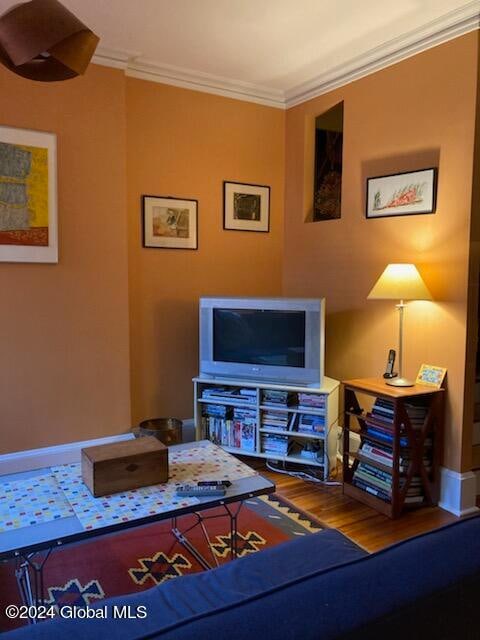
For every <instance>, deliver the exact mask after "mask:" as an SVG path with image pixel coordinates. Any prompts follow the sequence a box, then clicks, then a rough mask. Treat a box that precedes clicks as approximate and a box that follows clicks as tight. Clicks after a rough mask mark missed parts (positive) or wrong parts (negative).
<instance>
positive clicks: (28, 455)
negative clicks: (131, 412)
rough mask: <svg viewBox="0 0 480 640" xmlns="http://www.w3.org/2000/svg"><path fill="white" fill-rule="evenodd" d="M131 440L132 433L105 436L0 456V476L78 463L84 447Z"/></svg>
mask: <svg viewBox="0 0 480 640" xmlns="http://www.w3.org/2000/svg"><path fill="white" fill-rule="evenodd" d="M132 438H134V435H133V434H132V433H121V434H119V435H117V436H107V437H105V438H96V439H94V440H82V441H81V442H70V443H68V444H59V445H55V446H53V447H42V448H41V449H28V450H27V451H15V452H14V453H4V454H3V455H1V456H0V475H6V474H7V473H19V472H20V471H31V470H32V469H41V468H42V467H51V466H54V465H56V464H70V463H72V462H80V451H81V450H82V449H84V448H85V447H93V446H96V445H98V444H110V443H112V442H122V441H123V440H131V439H132Z"/></svg>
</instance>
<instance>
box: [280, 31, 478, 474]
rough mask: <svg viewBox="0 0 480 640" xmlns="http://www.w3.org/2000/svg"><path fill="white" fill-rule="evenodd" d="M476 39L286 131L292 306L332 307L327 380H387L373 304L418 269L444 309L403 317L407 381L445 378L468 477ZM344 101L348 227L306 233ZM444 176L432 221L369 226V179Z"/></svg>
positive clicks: (453, 452)
mask: <svg viewBox="0 0 480 640" xmlns="http://www.w3.org/2000/svg"><path fill="white" fill-rule="evenodd" d="M477 38H478V36H477V33H476V32H475V33H471V34H468V35H466V36H464V37H461V38H458V39H456V40H453V41H451V42H448V43H446V44H444V45H442V46H439V47H436V48H434V49H431V50H429V51H426V52H424V53H422V54H420V55H417V56H415V57H413V58H410V59H408V60H405V61H403V62H401V63H399V64H396V65H394V66H392V67H389V68H387V69H384V70H382V71H380V72H378V73H375V74H373V75H370V76H368V77H366V78H363V79H361V80H358V81H356V82H353V83H351V84H349V85H347V86H345V87H342V88H340V89H338V90H336V91H332V92H331V93H328V94H326V95H323V96H321V97H319V98H316V99H314V100H311V101H309V102H307V103H304V104H302V105H299V106H297V107H294V108H292V109H290V110H289V111H288V112H287V122H286V199H285V256H286V258H285V261H284V294H285V295H299V296H326V298H327V314H328V316H327V341H326V342H327V363H326V370H327V373H328V375H330V376H332V377H334V378H339V379H345V378H351V377H357V376H372V375H373V376H374V375H379V374H380V373H381V372H382V371H383V370H384V366H385V361H386V355H387V351H388V349H389V348H391V347H395V346H396V344H397V331H398V329H397V326H398V325H397V323H398V318H397V314H396V312H395V309H394V305H393V304H391V303H390V302H377V301H367V300H366V297H367V294H368V292H369V290H370V288H371V287H372V286H373V284H374V282H375V280H376V278H377V277H378V276H379V275H380V273H381V272H382V270H383V268H384V267H385V265H386V264H387V263H389V262H414V263H416V264H417V265H419V267H420V270H421V272H422V274H423V275H424V277H425V280H426V282H427V284H428V285H429V287H430V288H431V291H432V294H433V296H434V298H435V303H433V304H432V303H425V302H424V303H422V302H415V303H411V304H409V305H408V308H407V312H406V347H405V348H406V374H407V375H409V376H413V377H415V375H416V372H417V370H418V368H419V366H420V364H421V363H422V362H427V363H431V364H435V365H440V366H444V367H448V387H449V393H448V407H447V409H448V411H447V434H446V452H445V464H446V466H448V467H450V468H452V469H457V470H465V469H469V468H470V466H471V464H470V458H469V456H470V455H471V432H470V429H471V427H470V425H469V424H468V422H467V423H466V424H465V425H464V424H463V422H464V417H463V395H464V378H465V376H464V373H465V349H466V316H467V283H468V257H469V256H468V249H469V232H470V213H471V196H472V187H471V185H472V168H473V144H474V130H475V99H476V68H477ZM341 100H343V101H344V146H343V158H344V161H343V183H342V218H341V219H340V220H333V221H326V222H316V223H304V219H305V218H306V216H307V214H308V212H309V210H310V208H311V206H312V202H311V194H312V190H313V189H312V181H313V175H312V168H313V162H312V157H313V127H314V119H315V116H317V115H319V114H321V113H323V112H324V111H326V110H327V109H329V108H330V107H332V106H333V105H335V104H336V103H338V102H339V101H341ZM429 166H438V167H439V186H438V205H437V212H436V214H435V215H421V216H413V217H401V218H384V219H375V220H366V219H365V182H366V178H367V177H368V176H376V175H382V174H389V173H395V172H399V171H408V170H411V169H417V168H423V167H429Z"/></svg>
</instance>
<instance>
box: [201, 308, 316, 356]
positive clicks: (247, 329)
mask: <svg viewBox="0 0 480 640" xmlns="http://www.w3.org/2000/svg"><path fill="white" fill-rule="evenodd" d="M213 359H214V360H216V361H217V362H235V363H246V364H255V365H270V366H288V367H300V368H303V367H305V311H290V310H281V311H274V310H264V309H219V308H216V309H213Z"/></svg>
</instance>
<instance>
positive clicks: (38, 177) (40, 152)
mask: <svg viewBox="0 0 480 640" xmlns="http://www.w3.org/2000/svg"><path fill="white" fill-rule="evenodd" d="M0 261H1V262H53V263H55V262H58V236H57V139H56V136H55V134H53V133H44V132H42V131H29V130H27V129H14V128H11V127H0Z"/></svg>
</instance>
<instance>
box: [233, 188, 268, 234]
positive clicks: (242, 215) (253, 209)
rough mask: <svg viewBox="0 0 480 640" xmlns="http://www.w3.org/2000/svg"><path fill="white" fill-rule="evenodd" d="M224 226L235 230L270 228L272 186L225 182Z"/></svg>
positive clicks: (264, 229) (263, 229) (266, 229)
mask: <svg viewBox="0 0 480 640" xmlns="http://www.w3.org/2000/svg"><path fill="white" fill-rule="evenodd" d="M223 228H224V229H231V230H234V231H263V232H268V231H269V230H270V187H266V186H262V185H259V184H242V183H240V182H226V181H224V183H223Z"/></svg>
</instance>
